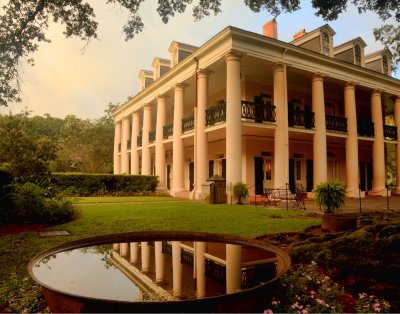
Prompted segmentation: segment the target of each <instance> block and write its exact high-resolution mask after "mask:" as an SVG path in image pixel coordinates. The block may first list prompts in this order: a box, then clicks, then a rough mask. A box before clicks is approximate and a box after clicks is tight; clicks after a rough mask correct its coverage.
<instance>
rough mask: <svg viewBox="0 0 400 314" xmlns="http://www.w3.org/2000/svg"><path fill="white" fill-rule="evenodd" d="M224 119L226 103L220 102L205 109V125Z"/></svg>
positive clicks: (220, 121) (223, 120)
mask: <svg viewBox="0 0 400 314" xmlns="http://www.w3.org/2000/svg"><path fill="white" fill-rule="evenodd" d="M225 121H226V103H225V102H220V103H219V104H218V105H216V106H212V107H210V108H207V109H206V126H212V125H215V124H217V123H222V122H225Z"/></svg>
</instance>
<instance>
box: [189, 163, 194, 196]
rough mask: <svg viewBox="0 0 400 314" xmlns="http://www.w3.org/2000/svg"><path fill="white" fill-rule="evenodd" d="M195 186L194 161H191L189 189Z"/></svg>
mask: <svg viewBox="0 0 400 314" xmlns="http://www.w3.org/2000/svg"><path fill="white" fill-rule="evenodd" d="M193 188H194V162H193V161H192V162H190V163H189V191H192V190H193Z"/></svg>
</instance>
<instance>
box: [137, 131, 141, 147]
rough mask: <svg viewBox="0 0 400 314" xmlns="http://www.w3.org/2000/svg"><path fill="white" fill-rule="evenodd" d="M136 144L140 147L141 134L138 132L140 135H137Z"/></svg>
mask: <svg viewBox="0 0 400 314" xmlns="http://www.w3.org/2000/svg"><path fill="white" fill-rule="evenodd" d="M137 146H138V147H141V146H142V134H140V135H139V136H138V137H137Z"/></svg>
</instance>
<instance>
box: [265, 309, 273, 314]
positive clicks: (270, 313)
mask: <svg viewBox="0 0 400 314" xmlns="http://www.w3.org/2000/svg"><path fill="white" fill-rule="evenodd" d="M264 314H274V312H272V310H271V309H266V310H264Z"/></svg>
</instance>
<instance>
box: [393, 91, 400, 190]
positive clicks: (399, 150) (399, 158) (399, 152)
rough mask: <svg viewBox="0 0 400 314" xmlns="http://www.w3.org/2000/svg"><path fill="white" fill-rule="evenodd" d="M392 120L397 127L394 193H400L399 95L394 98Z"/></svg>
mask: <svg viewBox="0 0 400 314" xmlns="http://www.w3.org/2000/svg"><path fill="white" fill-rule="evenodd" d="M394 122H395V124H396V127H397V143H396V193H397V194H400V96H397V97H396V98H395V99H394Z"/></svg>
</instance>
